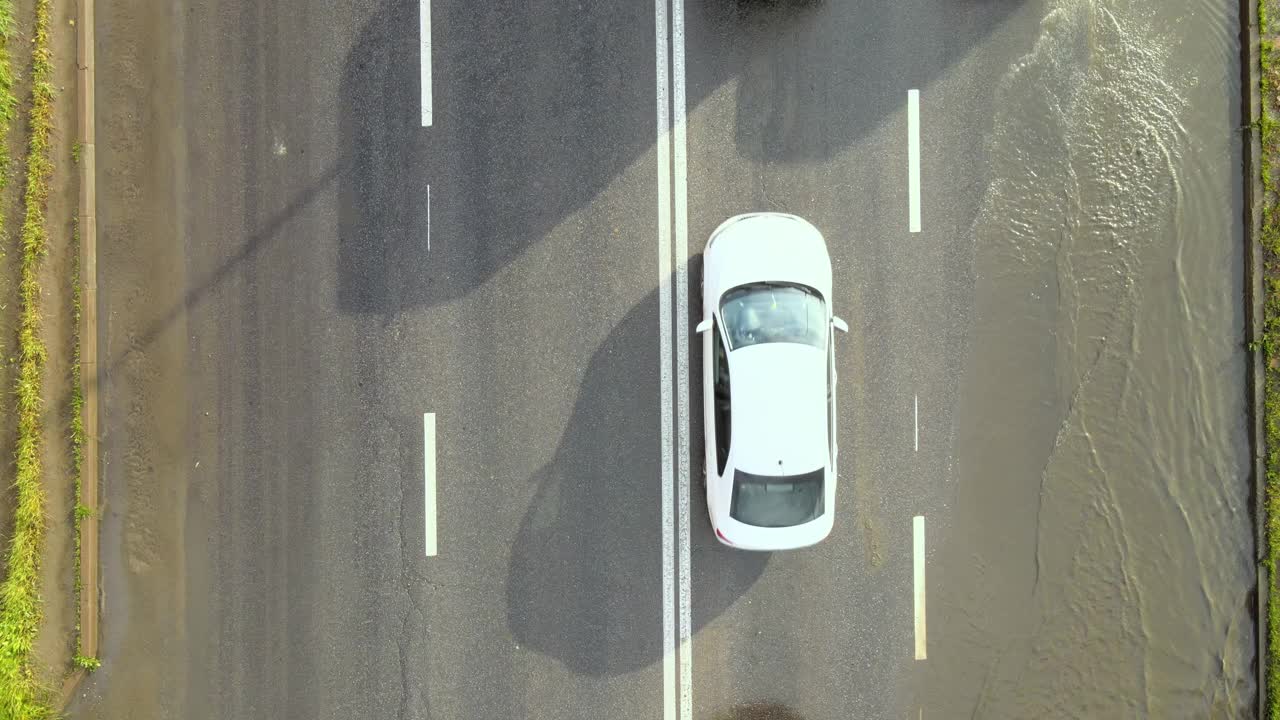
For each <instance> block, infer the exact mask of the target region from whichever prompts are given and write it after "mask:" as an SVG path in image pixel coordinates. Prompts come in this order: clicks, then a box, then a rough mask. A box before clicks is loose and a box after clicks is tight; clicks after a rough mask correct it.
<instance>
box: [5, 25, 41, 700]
mask: <svg viewBox="0 0 1280 720" xmlns="http://www.w3.org/2000/svg"><path fill="white" fill-rule="evenodd" d="M35 4H36V15H35V17H36V21H35V28H34V33H33V35H32V51H31V118H30V130H31V135H30V139H29V141H28V146H27V156H26V178H25V179H26V187H25V190H24V192H23V218H22V229H21V232H20V234H19V238H20V245H21V249H22V262H21V267H22V273H21V281H20V283H19V286H18V294H19V301H20V306H21V308H20V319H19V326H18V381H17V388H16V393H15V396H16V399H15V404H16V412H17V417H18V436H17V447H16V450H15V476H14V483H15V485H16V486H17V495H18V503H17V508H16V511H15V513H14V533H13V540H12V544H11V545H10V548H9V557H8V568H7V569H8V575H7V576H6V577H5V580H4V584H3V586H0V691H3V692H0V720H39V719H41V718H48V717H51V716H52V715H53V711H52V709H51V706H50V704H49V700H50V695H49V693H48V692H47V691H46V690H45V689H44V688H42V687H41V686H40V684H39V682H38V681H37V679H36V676H35V672H34V670H33V669H32V667H31V651H32V647H33V645H34V643H35V637H36V633H37V632H38V630H39V626H40V619H41V605H40V587H39V585H40V552H41V545H42V542H43V539H44V512H45V508H44V490H43V487H42V483H41V480H42V475H41V473H42V468H41V465H40V398H41V390H42V386H43V375H44V365H45V357H46V351H45V347H44V343H43V341H42V340H41V339H40V286H39V283H38V274H39V269H40V264H41V260H42V259H43V258H44V256H45V254H46V244H47V241H48V238H47V234H46V231H45V227H44V221H45V217H44V212H45V204H46V201H47V199H48V195H49V179H50V176H51V175H52V172H53V163H52V161H51V160H50V158H49V143H50V136H51V134H52V131H53V118H52V111H53V85H52V82H51V77H52V74H53V68H52V65H51V63H50V51H49V14H50V13H49V11H50V9H49V0H36V3H35ZM11 31H12V6H11V3H10V0H0V39H4V38H7V37H8V33H10V32H11ZM0 65H3V66H4V67H5V69H4V71H0V93H2V92H5V90H7V91H8V93H7V94H8V95H10V96H11V95H12V77H11V76H10V75H9V71H8V63H7V62H3V61H0ZM13 112H14V104H13V103H12V102H11V99H5V100H0V117H7V120H6V121H7V122H11V121H12V116H13ZM0 154H2V153H0ZM0 175H3V172H0ZM3 226H4V225H3V218H0V229H2V228H3Z"/></svg>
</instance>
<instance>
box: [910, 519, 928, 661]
mask: <svg viewBox="0 0 1280 720" xmlns="http://www.w3.org/2000/svg"><path fill="white" fill-rule="evenodd" d="M912 526H913V527H912V529H913V530H914V533H913V534H914V535H915V541H914V542H913V543H912V544H913V545H914V546H915V553H914V555H915V610H916V659H917V660H924V659H925V647H926V642H925V622H924V620H925V607H924V516H923V515H917V516H915V519H914V520H913V522H912Z"/></svg>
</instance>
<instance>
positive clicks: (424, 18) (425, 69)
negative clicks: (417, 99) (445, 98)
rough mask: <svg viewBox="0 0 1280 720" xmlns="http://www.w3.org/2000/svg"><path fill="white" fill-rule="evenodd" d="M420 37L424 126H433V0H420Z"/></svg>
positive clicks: (419, 50)
mask: <svg viewBox="0 0 1280 720" xmlns="http://www.w3.org/2000/svg"><path fill="white" fill-rule="evenodd" d="M418 37H419V44H420V47H419V48H418V53H419V61H420V64H421V75H420V80H421V84H422V127H431V0H418Z"/></svg>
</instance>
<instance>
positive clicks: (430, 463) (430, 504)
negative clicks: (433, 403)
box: [422, 413, 436, 557]
mask: <svg viewBox="0 0 1280 720" xmlns="http://www.w3.org/2000/svg"><path fill="white" fill-rule="evenodd" d="M422 461H423V462H422V468H423V476H424V480H425V485H426V487H425V489H424V491H423V494H422V497H423V501H422V503H423V506H424V508H425V510H426V538H427V539H426V545H427V557H435V555H436V414H435V413H423V414H422Z"/></svg>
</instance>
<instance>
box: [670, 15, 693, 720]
mask: <svg viewBox="0 0 1280 720" xmlns="http://www.w3.org/2000/svg"><path fill="white" fill-rule="evenodd" d="M671 57H672V69H671V77H672V81H673V83H674V86H675V94H674V96H673V97H672V99H671V102H672V106H673V108H674V122H673V123H672V125H673V128H674V134H675V147H674V148H673V149H672V151H673V153H672V154H673V156H674V158H675V168H674V175H675V193H674V196H673V198H672V199H673V201H674V203H675V221H676V222H675V230H676V372H677V373H678V374H679V377H678V380H679V382H678V384H677V385H676V388H677V390H676V393H677V394H676V429H677V432H678V438H677V442H676V453H677V455H676V457H677V458H678V459H679V460H678V465H677V468H678V471H677V481H678V488H679V493H680V494H679V496H678V499H677V502H676V509H677V512H678V513H679V532H680V546H679V551H680V655H679V658H680V718H681V720H692V718H693V610H692V604H693V601H692V595H693V590H692V585H693V583H692V572H693V568H692V566H693V563H692V560H691V558H690V553H689V431H690V429H691V428H690V424H689V193H688V170H689V164H688V156H687V154H686V151H685V145H686V143H685V140H686V137H685V94H684V90H685V80H684V75H685V65H684V0H673V1H672V6H671Z"/></svg>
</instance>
